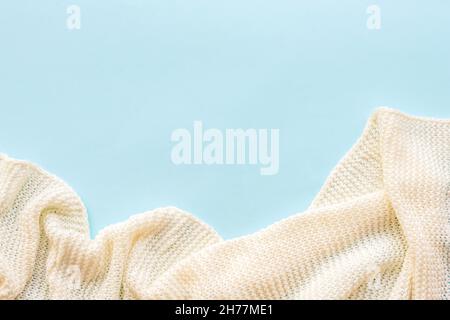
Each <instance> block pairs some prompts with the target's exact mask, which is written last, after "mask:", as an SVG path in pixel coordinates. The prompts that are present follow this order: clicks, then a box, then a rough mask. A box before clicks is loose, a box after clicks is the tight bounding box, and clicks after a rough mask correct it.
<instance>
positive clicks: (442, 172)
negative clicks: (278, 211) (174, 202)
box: [0, 109, 450, 299]
mask: <svg viewBox="0 0 450 320" xmlns="http://www.w3.org/2000/svg"><path fill="white" fill-rule="evenodd" d="M449 297H450V121H441V120H432V119H422V118H414V117H410V116H406V115H404V114H401V113H399V112H396V111H393V110H389V109H379V110H378V111H377V112H376V113H375V114H374V115H373V116H372V117H371V119H370V121H369V123H368V125H367V127H366V129H365V131H364V133H363V135H362V137H361V138H360V140H359V141H358V142H357V144H356V145H355V146H354V147H353V148H352V149H351V151H350V152H349V153H348V154H347V155H346V156H345V158H344V159H343V160H342V161H341V162H340V163H339V165H338V166H337V168H336V169H335V170H334V171H333V172H332V174H331V176H330V177H329V179H328V181H327V182H326V183H325V186H324V187H323V189H322V190H321V191H320V193H319V195H318V196H317V198H316V199H315V201H314V202H313V204H312V205H311V206H310V208H309V209H308V210H307V211H306V212H305V213H302V214H298V215H295V216H292V217H290V218H288V219H286V220H283V221H280V222H278V223H276V224H274V225H272V226H270V227H268V228H266V229H264V230H262V231H260V232H257V233H255V234H251V235H248V236H245V237H241V238H238V239H234V240H230V241H223V240H222V239H221V238H220V237H219V236H218V235H217V234H216V233H215V232H214V231H213V230H212V229H211V228H209V227H208V226H206V225H205V224H203V223H201V222H200V221H198V220H197V219H195V218H194V217H193V216H191V215H190V214H188V213H185V212H182V211H180V210H178V209H175V208H165V209H158V210H155V211H151V212H147V213H144V214H141V215H137V216H134V217H132V218H130V219H129V220H128V221H126V222H124V223H121V224H117V225H113V226H111V227H108V228H106V229H105V230H103V231H102V232H101V233H100V234H99V235H98V236H97V237H96V239H95V240H91V239H90V237H89V232H88V223H87V216H86V210H85V208H84V206H83V204H82V202H81V201H80V199H79V198H78V196H77V195H76V194H75V193H74V191H73V190H72V189H71V188H70V187H68V186H67V185H66V184H65V183H64V182H62V181H61V180H59V179H58V178H56V177H54V176H53V175H51V174H49V173H47V172H45V171H43V170H42V169H39V168H38V167H37V166H35V165H33V164H31V163H28V162H24V161H18V160H14V159H11V158H8V157H7V156H0V298H3V299H448V298H449Z"/></svg>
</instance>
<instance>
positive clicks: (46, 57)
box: [0, 0, 450, 238]
mask: <svg viewBox="0 0 450 320" xmlns="http://www.w3.org/2000/svg"><path fill="white" fill-rule="evenodd" d="M70 4H76V5H79V6H80V8H81V30H79V31H69V30H68V29H67V27H66V18H67V13H66V8H67V6H68V5H70ZM371 4H377V5H379V6H380V8H381V14H382V29H381V30H379V31H373V30H372V31H371V30H368V29H367V27H366V20H367V18H368V15H367V13H366V9H367V7H368V6H369V5H371ZM449 33H450V2H449V1H442V0H441V1H438V0H432V1H430V0H428V1H406V0H404V1H400V0H397V1H361V0H352V1H331V0H330V1H323V0H322V1H300V0H295V1H294V0H277V1H260V0H258V1H257V0H246V1H242V0H227V1H214V0H178V1H173V0H164V1H162V0H159V1H149V0H126V1H125V0H122V1H113V0H108V1H87V0H73V1H70V2H69V1H49V0H46V1H42V0H41V1H31V0H30V1H2V2H1V4H0V152H3V153H6V154H9V155H10V156H12V157H16V158H22V159H27V160H31V161H33V162H36V163H38V164H40V165H41V166H43V167H44V168H45V169H47V170H49V171H51V172H52V173H54V174H56V175H58V176H60V177H61V178H62V179H64V180H65V181H67V182H68V183H69V184H70V185H71V186H72V187H73V188H74V189H75V190H76V191H77V192H78V193H79V195H80V196H81V198H82V199H83V201H84V202H85V204H86V206H87V208H88V211H89V215H90V221H91V229H92V232H93V234H96V233H97V232H98V231H99V230H100V229H101V228H103V227H105V226H107V225H109V224H111V223H116V222H120V221H123V220H125V219H127V218H128V217H129V216H130V215H132V214H135V213H140V212H143V211H146V210H149V209H153V208H156V207H161V206H167V205H174V206H178V207H180V208H182V209H185V210H188V211H190V212H192V213H193V214H195V215H197V216H198V217H200V218H201V219H202V220H204V221H205V222H207V223H209V224H211V225H212V226H213V227H214V228H216V229H217V230H218V231H219V233H220V234H222V235H223V236H224V237H225V238H231V237H235V236H239V235H243V234H246V233H249V232H253V231H256V230H258V229H260V228H262V227H265V226H267V225H269V224H271V223H273V222H275V221H277V220H279V219H281V218H284V217H287V216H289V215H291V214H293V213H296V212H300V211H303V210H304V209H305V208H306V207H307V206H308V204H309V203H310V201H311V200H312V199H313V197H314V195H315V194H316V193H317V191H318V190H319V189H320V186H321V185H322V183H323V182H324V180H325V179H326V177H327V175H328V173H329V172H330V170H331V169H332V168H333V167H334V166H335V165H336V163H337V162H338V161H339V160H340V159H341V157H342V156H343V155H344V154H345V153H346V152H347V150H348V149H349V148H350V147H351V146H352V145H353V143H354V142H355V140H356V139H357V137H358V136H359V135H360V133H361V131H362V129H363V127H364V125H365V122H366V120H367V118H368V117H369V115H370V114H371V113H372V111H373V110H374V108H375V107H376V106H379V105H388V106H391V107H394V108H397V109H400V110H402V111H405V112H408V113H412V114H416V115H422V116H433V117H441V118H444V117H450V89H449V88H450V62H449V57H450V42H449ZM194 120H201V121H203V123H204V125H205V127H207V128H211V127H215V128H220V129H225V128H280V130H281V132H280V134H281V140H280V143H281V146H280V147H281V154H280V161H281V163H280V172H279V174H278V175H276V176H269V177H268V176H261V175H260V174H259V168H258V167H254V166H222V167H221V166H181V167H177V166H174V165H173V164H172V162H171V161H170V151H171V148H172V145H173V144H172V143H171V141H170V135H171V132H172V131H173V130H174V129H176V128H192V124H193V121H194Z"/></svg>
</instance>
